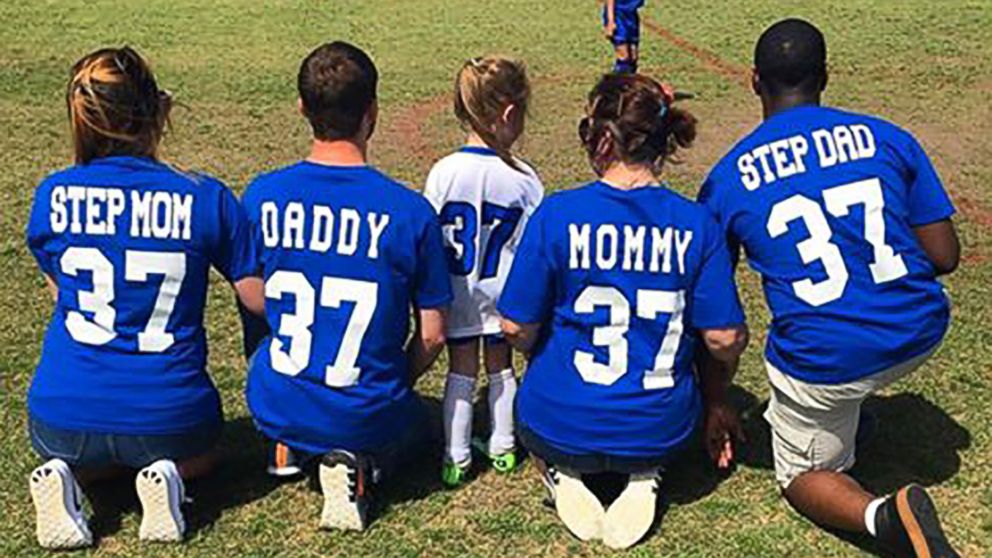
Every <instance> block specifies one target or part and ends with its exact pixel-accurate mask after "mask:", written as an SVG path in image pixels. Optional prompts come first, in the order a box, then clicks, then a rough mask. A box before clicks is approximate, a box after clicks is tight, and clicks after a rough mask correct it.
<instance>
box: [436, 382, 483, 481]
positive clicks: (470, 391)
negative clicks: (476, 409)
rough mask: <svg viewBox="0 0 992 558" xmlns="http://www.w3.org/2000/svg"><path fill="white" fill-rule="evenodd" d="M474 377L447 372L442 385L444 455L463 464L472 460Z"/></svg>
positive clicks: (453, 461)
mask: <svg viewBox="0 0 992 558" xmlns="http://www.w3.org/2000/svg"><path fill="white" fill-rule="evenodd" d="M474 395H475V378H470V377H468V376H463V375H461V374H455V373H454V372H449V373H448V381H447V383H446V384H445V386H444V456H445V457H446V458H447V459H448V460H450V461H451V462H452V463H456V464H458V465H464V464H466V463H468V462H470V461H471V460H472V448H471V443H472V397H473V396H474Z"/></svg>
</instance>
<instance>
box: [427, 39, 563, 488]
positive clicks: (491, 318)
mask: <svg viewBox="0 0 992 558" xmlns="http://www.w3.org/2000/svg"><path fill="white" fill-rule="evenodd" d="M454 99H455V100H454V104H455V115H456V116H457V117H458V120H459V121H460V122H461V124H462V126H463V127H464V128H465V129H466V130H467V132H468V137H467V138H466V140H465V145H464V147H462V148H461V149H459V150H458V151H456V152H455V153H453V154H451V155H448V156H447V157H445V158H444V159H441V160H440V161H438V163H437V164H436V165H434V168H433V169H431V172H430V174H429V175H428V177H427V185H426V187H425V189H424V195H425V196H427V199H428V200H430V202H431V203H432V204H433V205H434V207H435V208H436V209H437V211H438V213H439V214H440V216H441V226H442V227H443V228H444V232H445V250H446V251H447V257H448V272H449V273H450V274H451V282H452V288H453V290H454V295H455V299H454V302H453V303H452V305H451V312H450V313H449V315H448V322H447V339H448V352H449V355H450V358H449V366H450V372H449V373H448V379H447V385H446V386H445V390H444V436H445V453H444V464H443V469H442V474H441V478H442V480H443V481H444V484H446V485H448V486H457V485H459V484H461V483H462V481H463V480H464V479H465V475H466V474H467V472H468V471H469V467H470V465H471V463H472V452H471V447H470V442H471V438H472V399H473V397H474V395H475V384H476V378H477V377H478V375H479V350H480V348H481V349H482V352H483V356H484V360H485V368H486V373H487V375H488V376H489V390H488V401H489V417H490V425H491V429H490V433H489V440H488V441H485V442H479V443H477V444H476V445H477V446H478V447H479V449H480V451H481V452H482V453H483V454H485V455H486V456H488V458H489V460H490V461H491V463H492V465H493V467H494V468H495V469H496V470H497V471H500V472H504V473H505V472H509V471H512V470H513V469H514V468H515V467H516V453H515V449H516V448H515V442H514V437H513V399H514V395H515V394H516V392H517V379H516V376H515V375H514V372H513V361H512V354H511V353H512V352H511V350H510V345H508V344H507V343H506V340H505V339H504V338H503V335H502V333H501V331H500V322H499V313H497V311H496V301H497V300H498V299H499V295H500V293H501V292H502V290H503V283H504V281H505V280H506V275H507V273H508V272H509V270H510V265H511V264H512V263H513V255H514V253H515V252H516V250H517V243H518V242H519V240H520V235H521V234H522V232H523V228H524V225H525V224H526V222H527V219H528V218H529V217H530V215H531V213H533V211H534V209H535V208H536V207H537V204H538V203H540V201H541V198H542V197H543V196H544V187H543V186H542V185H541V181H540V180H539V179H538V177H537V173H535V172H534V169H532V168H531V167H530V166H528V165H527V164H526V163H524V162H523V161H521V160H520V159H517V158H516V157H514V156H513V155H512V154H511V152H510V149H511V148H512V147H513V144H514V142H515V141H516V140H517V138H519V137H520V134H521V133H523V131H524V121H525V119H526V116H527V105H528V103H529V100H530V84H529V83H528V81H527V74H526V72H525V70H524V65H523V64H522V63H521V62H517V61H514V60H509V59H507V58H501V57H485V58H475V59H472V60H469V61H468V62H466V63H465V64H464V65H463V66H462V68H461V69H460V70H459V71H458V77H457V79H456V80H455V95H454Z"/></svg>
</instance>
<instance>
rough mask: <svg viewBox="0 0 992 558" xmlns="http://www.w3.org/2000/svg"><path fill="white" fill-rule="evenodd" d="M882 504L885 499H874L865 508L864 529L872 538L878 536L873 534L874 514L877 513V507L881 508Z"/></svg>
mask: <svg viewBox="0 0 992 558" xmlns="http://www.w3.org/2000/svg"><path fill="white" fill-rule="evenodd" d="M883 502H885V498H876V499H874V500H872V501H871V502H870V503H869V504H868V507H867V508H865V527H866V528H868V533H870V534H871V536H873V537H875V536H878V534H877V533H875V514H876V513H877V512H878V507H879V506H881V505H882V503H883Z"/></svg>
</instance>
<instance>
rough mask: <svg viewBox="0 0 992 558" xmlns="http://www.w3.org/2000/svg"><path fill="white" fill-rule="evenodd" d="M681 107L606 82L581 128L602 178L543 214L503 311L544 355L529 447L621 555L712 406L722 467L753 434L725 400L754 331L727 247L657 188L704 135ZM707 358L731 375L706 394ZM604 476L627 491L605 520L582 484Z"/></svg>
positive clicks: (526, 420)
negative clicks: (735, 439) (702, 360)
mask: <svg viewBox="0 0 992 558" xmlns="http://www.w3.org/2000/svg"><path fill="white" fill-rule="evenodd" d="M672 102H673V96H672V94H671V92H670V91H668V90H667V89H666V88H664V87H663V86H661V85H660V84H659V83H657V82H656V81H654V80H652V79H650V78H647V77H643V76H637V75H619V74H613V75H609V76H606V77H604V78H602V80H601V81H600V82H599V83H598V84H597V85H596V87H595V88H594V89H593V90H592V92H591V93H590V95H589V103H588V107H587V116H586V118H585V119H584V120H583V121H582V123H581V125H580V129H579V131H580V136H581V139H582V143H583V144H584V146H585V148H586V150H587V152H588V154H589V159H590V162H591V163H592V166H593V168H594V169H595V170H596V173H597V174H598V175H599V176H600V180H598V181H596V182H592V183H590V184H587V185H585V186H582V187H580V188H577V189H574V190H570V191H563V192H559V193H557V194H554V195H552V196H550V197H549V198H548V199H547V200H546V201H545V202H544V203H543V204H542V205H541V206H540V207H538V209H537V211H536V212H535V214H534V216H533V217H532V218H531V220H530V222H529V223H528V225H527V228H526V231H525V233H524V237H523V240H522V241H521V244H520V246H519V248H518V251H517V255H516V258H515V260H514V263H513V267H512V269H511V271H510V275H509V278H508V279H507V284H506V287H505V289H504V291H503V295H502V297H501V299H500V303H499V310H500V312H501V314H502V315H503V316H504V323H503V329H504V333H505V334H506V336H507V338H508V339H509V340H510V342H511V343H513V344H514V345H515V346H516V347H517V348H518V349H520V350H522V351H525V352H528V353H531V361H530V366H529V368H528V370H527V373H526V375H525V376H524V379H523V383H522V385H521V389H520V392H519V394H518V396H517V432H518V437H519V439H520V441H521V443H522V444H523V445H524V446H525V447H526V448H527V449H528V450H530V451H531V453H533V454H534V455H535V456H537V458H538V459H539V461H540V462H541V463H542V465H543V469H544V470H545V483H546V485H547V486H548V488H549V491H550V492H551V496H552V498H553V499H554V501H555V506H556V509H557V511H558V514H559V516H560V517H561V519H562V521H563V522H564V523H565V525H566V526H567V527H568V528H569V529H570V530H571V531H572V532H573V533H574V534H575V535H576V536H578V537H579V538H581V539H583V540H588V539H594V538H602V539H603V540H604V542H605V543H606V544H607V545H609V546H612V547H618V548H623V547H628V546H630V545H632V544H634V543H636V542H637V541H638V540H639V539H641V538H642V537H643V536H644V534H645V533H646V532H647V530H648V528H649V527H650V526H651V524H652V523H653V521H654V516H655V508H656V503H657V490H658V488H659V486H658V484H659V480H660V471H661V468H662V467H664V466H665V464H666V463H668V462H670V461H671V460H672V459H673V458H674V457H675V456H676V454H677V452H678V451H679V450H680V449H681V448H682V447H683V446H684V445H685V444H686V442H687V441H688V440H689V438H690V437H691V436H692V434H693V432H694V431H695V430H696V428H697V426H698V424H699V422H700V417H701V415H702V414H703V408H704V406H705V407H706V409H707V415H708V419H710V420H708V421H707V422H708V426H707V430H708V433H707V439H708V440H712V441H713V444H712V445H713V448H711V453H712V455H713V457H714V458H715V459H716V460H717V461H718V462H719V464H720V465H721V466H726V465H728V464H729V460H730V459H731V458H732V447H731V445H730V435H731V434H736V433H737V432H736V430H737V428H738V425H737V422H736V418H735V416H734V414H733V413H732V412H730V411H729V410H728V408H727V406H726V405H725V403H724V399H723V398H724V391H725V387H726V383H727V382H728V380H729V377H730V375H731V373H732V371H733V369H734V368H735V367H736V361H737V358H738V356H739V355H740V353H741V352H742V351H743V349H744V347H745V345H746V344H747V330H746V328H745V326H744V314H743V311H742V310H741V307H740V303H739V301H738V298H737V292H736V288H735V286H734V282H733V277H732V273H731V267H730V260H729V257H728V253H727V249H726V246H725V243H724V236H723V234H722V232H721V231H720V230H719V227H718V226H717V223H716V221H714V220H713V219H712V218H711V217H709V215H708V213H707V211H706V210H705V209H704V208H703V207H701V206H699V205H697V204H695V203H693V202H691V201H689V200H687V199H685V198H683V197H682V196H680V195H678V194H676V193H674V192H672V191H671V190H670V189H668V188H667V187H665V186H664V185H662V184H661V183H660V182H659V180H658V174H659V172H660V169H661V166H662V164H663V162H664V161H665V160H666V158H668V157H670V156H671V155H672V154H674V153H675V151H676V150H677V149H678V148H681V147H688V146H689V145H690V144H691V143H692V140H693V138H694V136H695V122H696V121H695V119H694V118H693V117H692V116H691V115H690V114H689V113H687V112H685V111H684V110H681V109H678V108H675V107H673V106H672ZM699 338H702V340H703V344H704V345H705V347H697V345H698V344H699V341H698V339H699ZM697 348H698V349H700V350H709V351H710V352H711V353H712V354H713V356H714V357H716V359H718V360H717V362H718V363H721V364H719V365H717V366H711V367H709V368H707V369H705V370H702V371H701V375H700V378H699V380H697V378H696V376H695V375H694V374H693V364H692V361H693V357H694V355H695V354H696V352H697ZM700 384H702V388H703V391H704V395H703V396H702V397H701V394H700ZM597 473H614V474H619V475H623V476H625V477H626V478H625V479H623V480H626V487H625V488H624V489H623V491H622V492H621V494H620V496H619V497H618V498H617V499H616V500H614V501H613V502H612V503H611V504H610V505H609V507H608V509H605V510H604V507H603V504H601V502H600V499H599V498H598V497H597V496H596V495H595V494H593V492H591V491H590V490H589V488H588V487H587V485H586V484H585V483H584V482H583V481H584V480H589V479H588V475H593V474H597ZM583 475H587V477H586V478H585V479H583Z"/></svg>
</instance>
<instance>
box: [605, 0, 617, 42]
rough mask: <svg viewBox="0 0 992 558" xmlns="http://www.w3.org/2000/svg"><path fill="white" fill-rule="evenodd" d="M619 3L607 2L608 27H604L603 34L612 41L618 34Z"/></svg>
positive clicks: (607, 0) (608, 0)
mask: <svg viewBox="0 0 992 558" xmlns="http://www.w3.org/2000/svg"><path fill="white" fill-rule="evenodd" d="M616 13H617V2H616V0H606V25H604V26H603V33H604V34H605V35H606V38H607V39H612V38H613V34H614V33H616V32H617V19H616Z"/></svg>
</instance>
